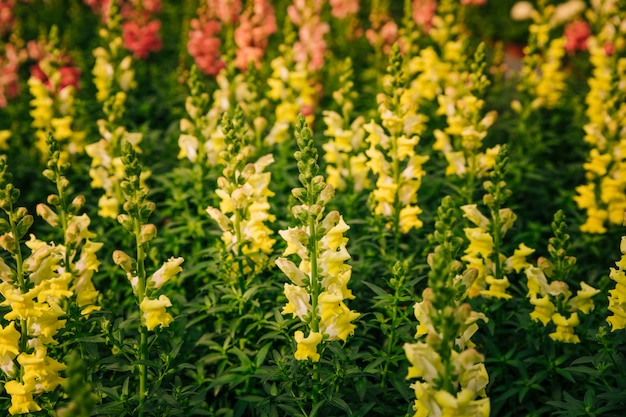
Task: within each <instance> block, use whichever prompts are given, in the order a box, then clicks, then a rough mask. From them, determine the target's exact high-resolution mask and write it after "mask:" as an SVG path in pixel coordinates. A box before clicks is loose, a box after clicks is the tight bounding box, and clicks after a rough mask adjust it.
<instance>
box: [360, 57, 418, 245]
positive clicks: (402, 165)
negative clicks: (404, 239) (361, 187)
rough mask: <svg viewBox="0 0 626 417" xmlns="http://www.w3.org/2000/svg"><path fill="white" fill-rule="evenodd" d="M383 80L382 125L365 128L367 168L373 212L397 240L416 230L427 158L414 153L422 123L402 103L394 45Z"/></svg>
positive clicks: (403, 81) (401, 69)
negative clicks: (372, 182)
mask: <svg viewBox="0 0 626 417" xmlns="http://www.w3.org/2000/svg"><path fill="white" fill-rule="evenodd" d="M387 71H388V74H387V75H386V77H385V79H384V88H385V92H384V93H382V94H379V95H378V98H377V100H378V103H379V114H380V117H381V119H382V126H381V124H378V123H376V122H374V121H373V120H372V121H370V122H369V123H367V124H366V125H364V129H365V131H366V132H367V136H366V141H367V143H368V144H369V149H367V151H365V153H366V155H367V156H368V158H369V160H368V162H367V166H368V167H369V168H370V169H371V171H372V173H373V174H374V175H375V176H376V177H377V179H376V188H375V189H374V190H373V191H372V193H371V195H372V200H373V202H374V207H373V212H374V214H375V215H377V216H381V217H382V218H383V219H385V221H386V222H387V223H386V225H387V227H388V228H390V229H392V230H393V232H394V237H395V239H396V247H397V241H398V240H399V236H400V235H401V234H406V233H408V232H409V231H411V230H412V229H419V228H421V227H422V226H423V222H422V221H421V220H420V219H419V217H418V216H419V215H420V214H421V212H422V210H421V208H420V207H419V206H418V205H417V202H418V191H419V189H420V187H421V185H422V178H423V177H424V175H425V171H424V169H423V164H424V163H426V161H428V156H425V155H420V154H418V153H417V152H416V148H417V145H418V143H419V140H420V136H419V134H420V133H421V129H422V124H421V123H420V117H419V116H418V115H417V114H415V113H413V112H411V111H410V109H409V108H407V107H406V106H405V105H404V104H403V103H402V95H403V94H404V91H405V87H406V77H405V73H404V60H403V58H402V55H401V53H400V49H399V47H398V46H397V45H396V46H395V47H394V48H393V50H392V53H391V57H390V60H389V67H388V70H387Z"/></svg>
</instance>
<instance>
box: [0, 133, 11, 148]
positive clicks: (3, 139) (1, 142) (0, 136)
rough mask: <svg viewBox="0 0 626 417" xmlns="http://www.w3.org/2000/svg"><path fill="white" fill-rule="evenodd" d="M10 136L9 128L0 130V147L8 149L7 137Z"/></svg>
mask: <svg viewBox="0 0 626 417" xmlns="http://www.w3.org/2000/svg"><path fill="white" fill-rule="evenodd" d="M10 137H11V131H10V130H0V149H1V150H3V151H5V150H7V149H9V144H8V142H9V138H10Z"/></svg>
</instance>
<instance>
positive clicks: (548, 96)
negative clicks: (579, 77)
mask: <svg viewBox="0 0 626 417" xmlns="http://www.w3.org/2000/svg"><path fill="white" fill-rule="evenodd" d="M538 6H539V10H533V12H532V13H530V17H532V19H533V22H532V23H531V24H530V26H529V28H528V29H529V38H528V44H527V45H526V46H525V47H524V58H523V60H522V69H521V73H520V75H521V82H520V83H519V84H518V86H517V89H518V91H519V92H520V93H521V94H522V97H523V98H522V100H523V102H520V101H518V100H514V101H513V102H512V103H511V107H512V108H513V110H514V111H516V112H518V113H519V114H520V119H521V120H520V123H526V122H527V121H528V118H529V117H531V116H532V114H533V113H534V112H535V111H537V110H540V109H550V108H554V107H556V106H557V105H558V104H559V102H560V99H561V97H562V95H563V92H564V91H565V89H566V87H567V86H566V84H565V76H566V75H565V73H564V72H563V71H562V70H561V65H562V61H563V58H564V57H565V38H564V37H562V36H561V37H558V38H555V39H550V29H551V23H550V20H551V18H552V16H553V15H554V12H555V6H554V5H545V2H540V3H539V4H538Z"/></svg>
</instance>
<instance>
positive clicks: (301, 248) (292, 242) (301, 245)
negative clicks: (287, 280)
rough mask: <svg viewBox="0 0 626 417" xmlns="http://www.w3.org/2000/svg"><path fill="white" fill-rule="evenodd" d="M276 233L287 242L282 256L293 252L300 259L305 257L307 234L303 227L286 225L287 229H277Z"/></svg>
mask: <svg viewBox="0 0 626 417" xmlns="http://www.w3.org/2000/svg"><path fill="white" fill-rule="evenodd" d="M278 234H280V236H281V237H282V238H283V239H284V240H285V242H287V248H286V249H285V251H284V252H283V256H288V255H291V254H293V253H295V254H297V255H298V256H299V257H300V258H301V259H306V258H307V248H306V246H305V245H307V244H308V241H309V235H308V234H307V232H306V231H305V230H304V227H288V228H287V230H279V231H278Z"/></svg>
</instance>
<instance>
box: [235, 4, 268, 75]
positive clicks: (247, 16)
mask: <svg viewBox="0 0 626 417" xmlns="http://www.w3.org/2000/svg"><path fill="white" fill-rule="evenodd" d="M277 30H278V27H277V26H276V15H275V12H274V7H273V6H272V5H271V3H270V2H269V1H268V0H253V3H252V7H249V8H248V9H247V10H246V11H245V12H244V13H243V14H242V15H241V16H240V18H239V26H238V27H237V29H235V34H234V36H235V45H236V46H237V49H236V50H235V55H236V57H235V66H236V67H237V68H238V69H239V70H240V71H245V70H246V69H248V66H249V64H250V63H251V62H252V63H254V65H255V66H256V68H257V69H259V68H260V67H261V59H262V58H263V55H264V54H265V50H266V49H267V44H268V38H269V37H270V36H271V35H272V34H273V33H275V32H276V31H277Z"/></svg>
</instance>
